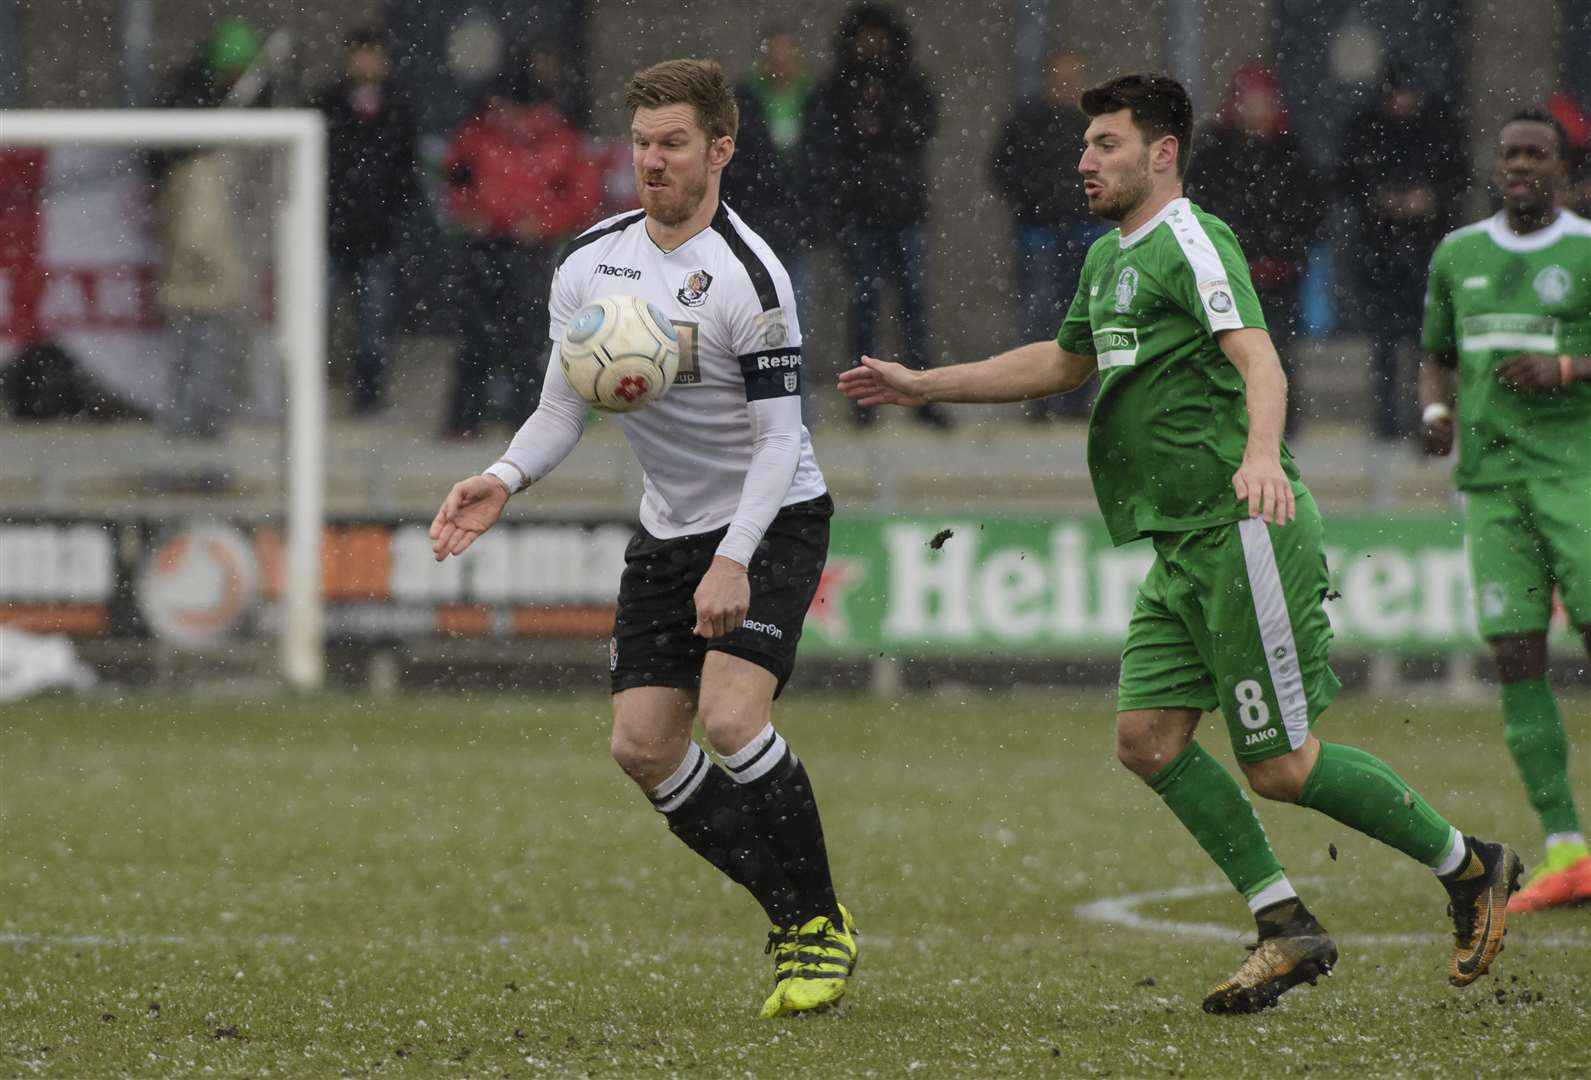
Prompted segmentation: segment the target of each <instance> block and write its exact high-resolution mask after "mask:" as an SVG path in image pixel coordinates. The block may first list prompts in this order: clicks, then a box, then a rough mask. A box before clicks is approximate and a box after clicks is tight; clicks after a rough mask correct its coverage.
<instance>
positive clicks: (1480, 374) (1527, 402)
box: [1422, 210, 1591, 491]
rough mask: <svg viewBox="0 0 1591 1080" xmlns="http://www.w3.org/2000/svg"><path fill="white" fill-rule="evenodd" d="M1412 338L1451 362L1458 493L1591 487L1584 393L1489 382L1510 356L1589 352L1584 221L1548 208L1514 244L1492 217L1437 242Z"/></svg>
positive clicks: (1589, 280) (1590, 244)
mask: <svg viewBox="0 0 1591 1080" xmlns="http://www.w3.org/2000/svg"><path fill="white" fill-rule="evenodd" d="M1422 339H1423V342H1424V345H1425V347H1426V348H1427V349H1429V350H1431V351H1432V352H1444V353H1454V354H1456V355H1457V357H1458V466H1457V467H1456V468H1455V469H1454V471H1453V478H1454V481H1455V482H1456V483H1457V484H1458V486H1459V487H1460V488H1462V489H1464V490H1466V491H1467V490H1472V489H1476V488H1488V487H1496V486H1497V485H1499V484H1509V483H1514V482H1516V481H1519V480H1531V479H1537V478H1543V477H1552V476H1579V477H1586V478H1591V383H1584V382H1582V383H1577V384H1575V385H1573V386H1570V387H1567V388H1565V389H1562V390H1547V391H1542V392H1540V393H1521V392H1520V391H1518V390H1510V389H1509V388H1508V387H1506V386H1504V385H1503V384H1502V383H1500V382H1498V381H1497V369H1498V368H1500V367H1501V366H1502V364H1503V361H1505V360H1507V359H1508V358H1509V357H1511V356H1515V355H1518V354H1519V353H1548V354H1557V353H1565V352H1567V353H1570V354H1572V355H1575V356H1585V355H1587V354H1591V222H1588V221H1586V219H1584V218H1582V217H1578V216H1577V215H1575V214H1571V213H1570V212H1569V211H1567V210H1560V211H1559V212H1558V217H1557V219H1556V220H1555V221H1553V223H1552V224H1551V225H1549V226H1547V228H1545V229H1540V230H1538V231H1536V232H1533V233H1527V234H1525V235H1524V236H1519V235H1516V234H1515V233H1514V232H1513V231H1511V230H1510V229H1509V228H1508V222H1507V219H1506V218H1505V217H1504V216H1503V215H1502V214H1501V213H1499V214H1497V215H1496V216H1495V217H1491V218H1487V219H1486V220H1485V221H1481V222H1477V223H1476V224H1474V225H1466V226H1465V227H1464V228H1462V229H1458V230H1457V231H1455V232H1452V233H1449V234H1448V235H1447V236H1446V237H1445V238H1444V239H1443V240H1442V242H1441V243H1440V244H1438V245H1437V248H1436V252H1435V254H1433V255H1432V256H1431V276H1430V282H1429V287H1428V289H1427V290H1426V296H1425V331H1424V333H1423V335H1422Z"/></svg>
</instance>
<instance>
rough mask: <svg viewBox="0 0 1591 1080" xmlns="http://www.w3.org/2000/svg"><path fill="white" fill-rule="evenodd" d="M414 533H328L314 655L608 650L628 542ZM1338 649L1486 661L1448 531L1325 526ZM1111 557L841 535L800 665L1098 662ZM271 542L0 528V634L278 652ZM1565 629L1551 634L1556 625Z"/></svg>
mask: <svg viewBox="0 0 1591 1080" xmlns="http://www.w3.org/2000/svg"><path fill="white" fill-rule="evenodd" d="M427 524H428V523H427V522H424V521H417V520H399V519H388V520H348V521H331V522H328V524H327V527H326V532H325V536H324V542H323V558H322V565H323V567H324V570H323V573H324V596H325V601H326V637H327V640H328V641H331V642H334V643H344V644H359V643H371V644H374V643H380V642H397V641H404V640H414V639H418V638H437V637H450V638H469V637H474V638H488V637H490V638H500V637H518V638H567V639H578V640H593V641H603V640H606V639H607V637H608V634H609V632H610V630H611V628H612V625H613V598H614V596H615V594H616V593H617V592H618V585H619V574H620V571H621V570H622V569H623V566H624V548H625V545H626V543H627V542H628V540H629V537H630V534H631V531H632V530H633V528H634V525H633V523H631V522H628V521H623V520H616V519H611V518H609V519H602V520H592V521H583V522H570V521H537V520H532V519H525V518H516V519H511V520H506V521H504V522H502V523H501V524H500V525H498V526H497V527H496V528H495V529H493V530H492V531H491V532H490V533H488V534H486V536H484V537H483V538H482V539H481V540H480V541H479V542H478V543H476V544H475V545H474V547H472V548H471V550H470V551H469V552H468V553H467V554H466V555H465V556H464V557H463V558H460V559H449V560H448V561H447V562H445V563H437V562H436V561H435V560H434V559H433V558H432V557H431V544H430V539H429V537H428V536H427V535H426V528H427ZM1326 535H1327V538H1328V541H1329V543H1328V548H1327V558H1328V561H1329V563H1330V566H1331V570H1332V592H1331V594H1330V597H1329V598H1328V600H1327V602H1326V610H1327V611H1328V612H1329V613H1330V615H1331V619H1332V623H1333V625H1334V627H1335V628H1336V632H1337V636H1338V639H1339V640H1340V641H1341V642H1342V643H1343V644H1345V645H1349V646H1353V647H1359V648H1367V649H1371V648H1391V649H1397V650H1403V651H1442V650H1448V649H1454V648H1469V647H1472V646H1474V645H1475V644H1476V643H1477V639H1476V635H1475V618H1474V603H1475V601H1474V598H1473V597H1472V595H1471V590H1470V581H1469V567H1468V563H1467V561H1466V558H1465V554H1464V548H1463V540H1462V535H1461V532H1460V528H1459V525H1458V522H1457V521H1455V520H1452V519H1449V518H1444V517H1437V516H1424V517H1391V516H1389V517H1368V516H1344V515H1338V516H1334V517H1332V518H1330V519H1329V520H1328V522H1327V526H1326ZM1153 557H1154V556H1153V552H1152V551H1151V550H1150V547H1149V545H1148V544H1147V543H1138V544H1132V545H1129V546H1127V547H1124V548H1113V547H1111V546H1110V542H1109V540H1108V538H1107V537H1106V535H1105V530H1104V528H1103V526H1102V525H1101V524H1100V523H1099V521H1098V519H1097V518H1096V517H1094V516H1092V515H1089V516H1079V517H1065V518H979V517H975V516H966V517H959V518H937V517H934V518H930V517H882V516H847V515H845V514H843V513H842V514H841V515H840V516H838V517H836V518H835V520H834V531H833V542H832V544H831V546H830V553H829V562H828V566H827V567H826V568H825V571H824V574H823V579H822V582H821V583H820V585H819V588H818V594H817V596H816V598H815V600H814V602H813V605H812V610H811V613H810V614H809V615H808V617H807V622H806V634H805V637H804V638H803V641H802V648H803V649H804V650H810V651H812V652H813V653H819V652H822V653H827V654H829V655H856V656H866V655H868V654H870V653H871V654H877V653H879V652H884V651H888V652H890V653H891V654H893V655H897V656H899V655H902V654H906V653H913V652H918V653H933V652H938V653H945V654H954V653H962V654H966V653H978V654H991V653H992V654H994V655H1001V654H1006V653H1010V654H1027V655H1035V656H1043V655H1059V654H1065V653H1094V654H1102V653H1103V654H1108V653H1114V652H1115V651H1117V650H1118V649H1119V648H1120V646H1121V643H1122V641H1123V639H1124V638H1125V636H1126V632H1127V623H1128V621H1129V619H1130V618H1131V616H1132V608H1133V597H1134V594H1135V592H1136V590H1137V588H1138V584H1139V582H1141V581H1142V580H1143V577H1144V574H1145V572H1146V571H1147V570H1148V568H1149V565H1150V563H1151V562H1152V560H1153ZM281 574H282V567H281V536H280V534H279V533H278V532H277V531H276V529H275V528H274V527H273V525H272V524H271V523H269V522H265V521H251V520H241V519H231V520H227V519H200V520H172V521H164V520H152V519H150V520H143V519H140V520H103V519H100V520H84V519H77V520H71V519H56V520H35V521H31V522H25V523H24V522H18V521H11V522H3V523H0V624H11V625H15V626H18V627H20V628H23V629H29V630H36V631H39V632H43V633H67V634H71V635H73V636H76V637H85V638H87V637H94V638H144V637H158V638H163V639H166V640H169V641H172V642H173V643H175V644H179V645H181V644H196V645H197V644H205V643H207V642H212V641H215V640H217V639H221V638H249V637H257V636H261V635H266V634H270V633H271V632H272V630H273V627H274V625H275V615H276V601H277V598H278V596H279V594H280V587H281ZM1557 620H1558V621H1557V625H1558V626H1560V627H1561V626H1562V625H1563V616H1562V613H1561V612H1559V614H1558V616H1557Z"/></svg>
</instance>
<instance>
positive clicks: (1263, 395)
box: [1220, 327, 1287, 461]
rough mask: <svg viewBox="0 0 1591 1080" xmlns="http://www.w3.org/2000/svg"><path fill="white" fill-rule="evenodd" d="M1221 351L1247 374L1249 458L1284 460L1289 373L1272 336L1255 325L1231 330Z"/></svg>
mask: <svg viewBox="0 0 1591 1080" xmlns="http://www.w3.org/2000/svg"><path fill="white" fill-rule="evenodd" d="M1220 345H1221V351H1222V352H1223V353H1225V354H1226V358H1227V359H1228V360H1230V361H1231V362H1232V366H1233V367H1235V368H1237V371H1238V374H1239V375H1241V376H1243V385H1244V388H1245V392H1246V395H1247V402H1248V446H1247V448H1246V449H1245V450H1244V452H1243V456H1244V457H1245V458H1249V459H1253V460H1256V461H1280V460H1281V456H1282V426H1283V424H1285V423H1286V420H1287V376H1286V375H1285V374H1283V372H1282V361H1281V359H1280V358H1279V357H1278V356H1277V355H1276V346H1274V345H1272V344H1271V336H1270V335H1269V334H1267V333H1266V332H1265V331H1263V330H1260V329H1258V328H1254V327H1245V328H1244V329H1242V330H1228V331H1227V332H1225V333H1224V334H1222V335H1221V338H1220Z"/></svg>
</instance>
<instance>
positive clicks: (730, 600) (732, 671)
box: [431, 60, 856, 1018]
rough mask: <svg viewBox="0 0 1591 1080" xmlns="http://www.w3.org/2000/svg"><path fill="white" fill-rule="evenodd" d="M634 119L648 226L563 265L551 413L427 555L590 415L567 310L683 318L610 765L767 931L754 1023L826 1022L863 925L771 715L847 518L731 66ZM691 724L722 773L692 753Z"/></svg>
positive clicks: (636, 105) (653, 88)
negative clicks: (735, 185) (744, 157)
mask: <svg viewBox="0 0 1591 1080" xmlns="http://www.w3.org/2000/svg"><path fill="white" fill-rule="evenodd" d="M625 105H626V107H627V108H628V109H629V110H630V115H631V123H630V132H631V136H632V145H633V159H634V167H635V185H636V189H637V191H638V192H639V193H640V199H641V209H640V210H638V211H631V212H629V213H625V214H620V215H618V216H616V217H612V218H609V219H608V220H606V221H602V222H599V223H597V224H596V225H594V226H592V227H591V228H590V229H587V230H586V231H585V232H584V233H582V234H580V235H579V236H578V237H576V238H575V239H574V240H573V241H572V242H571V243H570V245H569V247H568V248H567V249H566V251H565V253H564V255H563V256H562V260H561V262H560V264H559V266H558V270H557V273H556V275H555V276H554V278H553V285H552V297H551V302H550V304H549V311H550V314H551V325H550V327H549V336H550V337H551V339H552V342H553V353H552V356H551V358H550V360H549V362H548V365H547V378H546V382H545V385H544V388H543V391H542V398H541V403H540V405H539V406H538V407H537V409H536V411H535V412H534V413H533V414H532V415H531V416H530V418H529V419H528V420H526V421H525V424H524V426H523V427H521V428H520V430H519V432H518V433H517V434H516V435H515V436H514V439H513V442H512V443H511V444H510V445H509V447H508V449H507V450H506V451H505V452H504V454H503V456H502V457H501V459H500V460H498V461H497V462H496V463H495V464H493V465H492V466H491V467H490V468H488V469H487V470H486V471H485V472H483V473H482V474H481V475H479V476H472V477H470V478H469V479H467V480H463V481H461V482H459V483H458V484H455V485H454V486H453V489H452V491H450V492H449V493H448V496H447V499H446V500H445V501H444V502H443V504H442V507H441V509H440V510H438V511H437V515H436V519H435V520H434V521H433V522H432V524H431V540H432V550H433V552H434V553H435V555H436V557H437V559H438V560H441V559H445V558H447V557H448V556H450V555H453V556H457V555H462V554H463V553H464V552H465V551H466V550H467V549H468V548H469V546H470V544H471V543H473V542H474V540H475V538H476V537H478V536H480V535H481V534H482V533H483V532H485V531H486V530H487V529H489V528H491V527H492V525H493V524H494V523H495V522H496V521H497V519H498V517H499V515H500V514H501V513H502V510H503V507H504V505H505V504H506V503H507V502H508V499H509V497H510V496H511V495H513V494H515V493H517V492H520V491H523V490H525V489H526V488H528V487H531V486H533V485H534V484H535V483H536V482H537V481H538V480H540V479H541V478H542V477H544V476H546V475H547V474H548V473H549V472H551V471H552V469H553V468H554V467H556V466H557V465H558V463H559V462H561V461H562V460H563V459H564V458H565V457H566V456H568V454H569V452H570V451H571V450H572V449H573V448H574V446H575V444H576V443H577V442H578V441H579V439H580V435H581V432H582V430H583V428H584V423H585V416H586V408H587V406H586V403H585V401H584V400H582V399H581V398H580V397H579V396H577V395H576V394H575V393H574V391H573V390H571V389H570V387H569V385H568V383H567V381H566V380H565V379H564V377H563V370H562V365H561V364H559V363H558V356H557V348H558V342H559V340H560V339H561V338H562V336H563V331H564V326H565V325H566V324H567V322H568V321H569V320H570V319H571V318H573V317H574V314H575V312H576V311H578V310H579V309H580V308H581V307H582V306H583V305H585V304H587V303H590V302H591V301H593V300H596V299H598V298H599V297H602V296H606V295H609V294H612V293H629V294H631V295H634V296H638V297H641V298H642V299H645V300H648V301H650V302H651V303H653V304H655V305H657V307H658V308H660V309H661V310H662V311H663V312H664V313H665V314H666V315H668V317H669V318H670V320H671V321H672V322H673V323H674V325H675V327H676V328H677V330H678V332H679V338H680V370H679V376H678V377H677V378H676V379H675V382H674V385H673V387H672V388H671V389H670V390H669V392H668V394H667V396H665V397H664V398H662V399H661V400H659V401H656V402H654V403H652V404H651V405H649V406H648V407H646V408H644V409H640V410H637V411H635V412H631V413H624V414H621V415H619V416H618V417H617V419H618V422H619V423H620V425H621V426H622V427H623V429H624V434H625V437H626V438H627V439H628V441H629V443H630V447H631V449H632V450H633V452H634V454H635V457H636V459H637V460H638V461H639V463H640V465H641V470H642V476H643V495H642V499H641V507H640V522H641V524H640V528H638V529H637V530H636V533H635V537H634V539H633V540H632V541H631V542H630V545H629V548H628V550H627V551H626V553H625V569H624V575H623V578H622V580H621V583H620V586H619V598H618V610H617V615H616V617H615V621H614V631H613V641H612V645H611V649H610V658H609V659H610V664H609V666H610V668H611V669H612V689H613V756H614V758H615V759H616V760H617V761H618V763H619V765H620V767H621V768H623V769H624V771H625V772H626V773H627V774H628V775H629V776H630V778H631V779H633V780H634V781H635V782H636V783H637V784H638V785H640V787H641V788H642V790H643V791H645V792H646V793H647V797H648V798H649V799H650V800H651V802H652V805H653V806H654V807H656V809H657V810H658V811H660V812H661V813H662V814H663V815H664V817H665V818H666V820H667V822H668V827H669V829H670V831H672V832H673V833H674V834H675V835H676V836H678V837H679V838H680V839H681V840H683V841H684V842H685V843H686V844H687V845H689V846H690V847H691V848H692V849H693V850H695V851H696V852H698V853H699V854H700V855H702V856H703V857H704V858H706V859H707V860H708V861H709V862H711V863H712V864H713V865H714V866H715V867H717V868H718V869H719V870H720V871H722V872H723V873H724V874H725V875H726V876H728V877H729V878H730V879H731V880H733V881H736V882H738V883H739V884H741V885H742V886H744V887H745V888H746V889H747V890H748V891H749V892H750V893H751V894H752V895H753V896H754V897H755V898H756V899H757V901H758V903H760V904H761V905H762V907H763V910H764V911H765V912H766V913H767V915H768V918H769V920H770V921H771V922H772V923H773V930H772V931H771V933H770V934H769V939H770V941H769V945H770V951H771V952H772V953H773V957H774V989H773V992H772V994H771V995H770V996H769V997H768V999H767V1001H766V1002H765V1003H764V1004H763V1007H762V1015H763V1016H764V1017H769V1018H771V1017H775V1016H780V1015H783V1014H785V1013H792V1012H805V1011H812V1010H820V1009H824V1008H827V1007H829V1006H831V1005H833V1004H834V1003H835V1002H836V1001H838V1000H839V999H840V997H841V996H843V995H844V993H845V991H846V987H847V983H848V979H849V977H850V974H851V972H852V970H853V969H854V967H855V965H856V933H855V927H854V925H853V923H852V920H851V916H850V912H849V911H847V910H846V909H845V908H844V907H843V906H842V905H841V904H840V903H839V902H838V901H837V900H836V899H835V894H834V885H833V881H832V878H831V876H830V873H829V861H828V855H827V852H826V850H825V847H824V842H823V826H822V822H821V820H820V818H819V816H818V810H817V803H816V801H815V799H814V797H813V794H812V786H811V783H810V781H809V780H808V777H807V772H806V767H805V766H804V765H803V764H802V763H801V761H800V759H799V758H797V757H796V755H795V753H794V751H793V750H791V748H790V747H789V745H788V744H786V742H785V740H784V738H783V737H782V736H780V734H779V733H778V731H776V730H775V729H774V726H773V723H772V720H771V713H772V706H773V700H774V698H775V697H777V696H778V694H779V692H780V690H782V689H783V687H784V684H785V682H786V681H787V680H788V679H789V677H790V673H791V670H792V669H793V667H794V663H795V650H796V643H797V641H798V640H799V639H800V636H801V627H802V622H803V620H804V618H805V616H806V613H807V609H808V607H810V605H811V603H812V598H813V596H814V594H815V593H816V591H817V586H818V580H819V577H820V576H821V574H822V570H823V564H824V562H825V560H826V559H827V556H828V542H829V518H830V517H831V516H832V514H833V510H834V505H833V502H832V500H831V499H830V498H829V495H828V490H827V488H826V486H825V484H824V481H823V474H822V472H821V471H820V470H819V469H818V465H817V461H816V459H815V458H814V457H813V454H812V443H811V439H810V437H809V436H808V433H807V431H806V429H805V428H804V427H803V426H802V424H801V380H802V377H803V373H802V367H801V360H802V357H801V327H800V323H799V320H798V319H797V316H796V308H795V301H794V297H793V295H792V292H791V288H790V278H789V275H788V274H786V273H785V270H784V267H783V266H782V265H781V264H780V262H779V260H778V258H777V257H776V256H775V255H774V254H773V252H772V251H770V250H769V249H768V246H767V245H766V244H765V243H763V241H762V239H761V238H760V237H759V236H757V234H756V233H755V232H753V231H752V230H751V229H750V228H749V227H748V226H747V224H746V223H745V222H743V221H742V220H741V219H740V217H739V215H737V214H736V213H735V212H734V211H733V210H732V209H730V208H729V207H728V206H726V205H724V204H723V203H721V202H720V201H719V197H718V192H719V181H720V179H721V177H722V173H723V170H724V167H725V166H726V165H728V164H729V162H730V159H731V158H732V157H733V156H734V152H735V132H736V127H737V122H738V118H737V114H736V108H735V99H734V94H733V92H732V91H731V89H730V86H729V83H728V80H727V79H726V78H725V77H724V73H723V71H722V70H721V69H720V68H719V66H718V65H717V64H716V63H713V62H711V61H701V60H669V61H665V62H664V63H661V64H657V65H654V66H652V67H649V68H646V69H644V70H642V71H639V72H637V73H636V74H635V75H634V76H633V77H632V78H631V79H630V81H629V83H628V84H627V85H626V87H625ZM698 716H699V717H700V718H701V721H702V728H703V730H704V731H705V733H706V735H707V741H708V742H709V743H710V744H711V746H712V749H713V750H714V751H715V752H716V753H717V755H718V757H719V759H720V763H715V762H714V761H712V760H711V759H710V758H709V757H708V756H707V755H706V753H704V752H703V750H702V749H701V747H700V746H698V745H697V743H696V742H695V741H694V740H693V739H692V738H691V726H692V722H693V720H694V719H695V718H696V717H698Z"/></svg>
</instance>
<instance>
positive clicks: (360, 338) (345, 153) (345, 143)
mask: <svg viewBox="0 0 1591 1080" xmlns="http://www.w3.org/2000/svg"><path fill="white" fill-rule="evenodd" d="M315 107H316V108H318V109H319V110H320V111H321V112H323V113H324V114H325V115H326V158H327V161H326V164H327V169H326V173H327V200H328V205H327V208H326V225H327V233H328V239H329V243H328V249H329V251H328V254H329V255H330V261H331V270H332V277H333V279H334V280H335V281H336V282H337V283H338V284H339V285H340V286H341V287H342V288H344V289H346V290H347V291H348V293H349V294H350V295H351V297H352V299H353V301H354V314H355V323H356V327H357V330H356V339H357V346H356V351H355V354H354V363H353V367H352V370H351V372H350V383H351V390H352V393H353V409H354V412H355V413H356V414H359V415H364V414H368V413H372V412H376V411H378V410H379V409H380V408H381V407H382V404H383V400H384V397H385V390H386V385H385V384H386V372H387V362H388V351H389V341H390V338H391V335H392V329H393V323H394V321H395V316H396V314H397V300H398V267H397V257H396V251H395V248H396V244H397V241H398V238H399V226H400V223H401V222H402V220H403V215H404V212H405V210H406V209H407V208H408V206H409V204H410V200H411V199H413V197H414V193H415V183H414V179H415V173H414V165H415V141H416V125H415V119H414V111H413V109H412V108H411V107H410V105H409V102H408V100H407V98H405V97H404V95H403V94H402V93H401V92H400V91H399V89H398V87H397V86H396V85H394V83H393V82H392V79H391V64H390V63H389V61H388V57H387V48H386V42H385V40H384V39H383V37H382V35H381V33H380V32H379V31H376V30H373V29H361V30H356V31H354V32H353V33H351V34H349V35H348V37H347V38H346V39H345V41H344V51H343V70H342V75H341V77H340V78H339V79H338V80H337V81H336V82H334V83H332V84H331V85H330V86H327V87H326V88H325V89H323V90H322V91H321V92H320V93H319V94H318V95H316V98H315Z"/></svg>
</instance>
